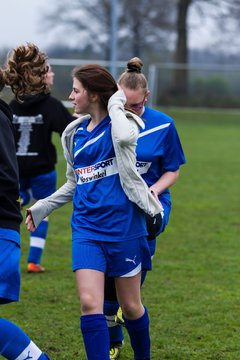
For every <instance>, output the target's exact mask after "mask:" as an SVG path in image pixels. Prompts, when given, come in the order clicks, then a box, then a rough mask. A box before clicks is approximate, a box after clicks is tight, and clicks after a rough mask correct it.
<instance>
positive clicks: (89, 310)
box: [80, 293, 102, 315]
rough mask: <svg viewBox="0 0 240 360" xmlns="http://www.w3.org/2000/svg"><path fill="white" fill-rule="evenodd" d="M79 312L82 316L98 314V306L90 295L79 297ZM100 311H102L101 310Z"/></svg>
mask: <svg viewBox="0 0 240 360" xmlns="http://www.w3.org/2000/svg"><path fill="white" fill-rule="evenodd" d="M80 303H81V311H82V314H83V315H89V314H94V313H99V312H100V305H99V303H98V302H97V301H96V300H95V299H94V297H93V296H92V295H91V294H87V293H85V294H82V295H81V297H80ZM101 311H102V310H101Z"/></svg>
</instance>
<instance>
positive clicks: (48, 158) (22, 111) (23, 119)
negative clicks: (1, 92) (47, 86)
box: [9, 93, 73, 177]
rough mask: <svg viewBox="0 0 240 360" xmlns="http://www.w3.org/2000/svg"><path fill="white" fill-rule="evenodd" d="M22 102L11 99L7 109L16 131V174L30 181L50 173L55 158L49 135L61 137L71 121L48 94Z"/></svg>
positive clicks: (28, 98) (62, 106) (68, 115)
mask: <svg viewBox="0 0 240 360" xmlns="http://www.w3.org/2000/svg"><path fill="white" fill-rule="evenodd" d="M23 100H24V102H23V103H19V102H18V101H17V100H16V99H14V100H12V101H11V102H10V104H9V106H10V108H11V109H12V112H13V125H14V127H15V130H16V139H17V159H18V165H19V174H20V177H30V176H37V175H41V174H45V173H47V172H50V171H52V170H54V168H55V164H56V162H57V154H56V148H55V146H54V145H53V143H52V135H53V132H57V133H58V134H59V135H61V134H62V132H63V130H64V129H65V127H66V126H67V125H68V124H69V123H70V122H71V121H72V120H73V117H72V115H71V114H70V112H69V111H68V110H67V109H66V108H65V106H64V105H63V104H62V103H61V101H59V100H58V99H55V98H54V97H52V96H51V95H50V93H49V94H44V93H41V94H37V95H34V96H26V97H25V98H24V99H23Z"/></svg>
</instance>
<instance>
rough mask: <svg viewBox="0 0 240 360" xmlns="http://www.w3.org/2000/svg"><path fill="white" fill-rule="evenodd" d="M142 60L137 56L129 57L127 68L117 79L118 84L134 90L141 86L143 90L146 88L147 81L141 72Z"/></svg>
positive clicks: (145, 90)
mask: <svg viewBox="0 0 240 360" xmlns="http://www.w3.org/2000/svg"><path fill="white" fill-rule="evenodd" d="M142 67H143V62H142V60H141V59H139V58H138V57H134V58H132V59H130V60H129V61H128V63H127V68H126V69H125V71H124V72H123V73H122V74H121V75H120V77H119V79H118V83H119V85H120V86H121V85H123V86H125V87H126V88H128V89H131V90H136V89H139V88H141V89H142V90H143V91H144V92H147V90H148V83H147V79H146V77H145V75H144V74H143V73H142Z"/></svg>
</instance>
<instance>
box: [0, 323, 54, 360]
mask: <svg viewBox="0 0 240 360" xmlns="http://www.w3.org/2000/svg"><path fill="white" fill-rule="evenodd" d="M0 335H1V336H0V354H1V355H2V356H3V357H5V358H6V359H9V360H16V359H18V360H27V359H32V360H47V359H49V357H48V356H47V355H46V354H44V353H43V352H42V351H41V350H40V349H39V348H38V347H37V345H36V344H34V342H33V341H31V339H30V338H29V337H28V336H27V335H26V334H25V333H24V332H23V331H22V330H21V329H20V328H19V327H18V326H17V325H15V324H13V323H12V322H10V321H8V320H5V319H3V318H0Z"/></svg>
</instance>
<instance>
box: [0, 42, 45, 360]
mask: <svg viewBox="0 0 240 360" xmlns="http://www.w3.org/2000/svg"><path fill="white" fill-rule="evenodd" d="M14 51H15V54H16V58H15V59H13V58H11V57H10V58H9V59H8V61H7V63H6V68H5V69H4V70H2V69H0V90H2V88H3V87H4V86H5V85H8V86H10V87H11V89H12V91H13V92H14V94H15V95H16V96H18V95H19V94H22V93H28V94H32V93H34V92H35V91H36V90H38V89H41V90H43V89H44V84H43V76H44V74H46V72H47V66H46V63H45V55H44V54H43V53H41V52H40V51H39V50H38V48H37V47H36V46H34V45H33V44H29V46H27V47H24V46H19V47H17V48H16V49H15V50H14ZM32 70H34V73H35V75H34V76H33V77H32V76H31V73H32ZM12 117H13V115H12V112H11V110H10V108H9V106H8V105H7V104H6V103H5V102H4V101H2V100H1V99H0V180H1V186H0V305H1V304H7V303H10V302H13V301H18V300H19V292H20V265H19V261H20V223H21V221H22V215H21V212H20V200H19V178H18V164H17V157H16V143H15V138H14V129H13V125H12ZM0 355H2V356H3V357H4V358H6V359H9V360H26V359H32V360H47V359H49V358H48V356H47V355H46V354H44V353H43V352H42V351H41V350H40V349H39V348H38V347H37V346H36V345H35V344H34V343H33V342H32V341H31V339H30V338H29V337H28V336H27V335H26V334H25V333H24V332H23V331H22V330H21V329H20V328H19V327H18V326H17V325H15V324H13V323H12V322H10V321H8V320H6V319H3V318H0Z"/></svg>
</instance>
